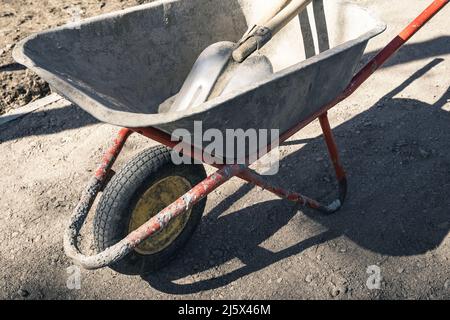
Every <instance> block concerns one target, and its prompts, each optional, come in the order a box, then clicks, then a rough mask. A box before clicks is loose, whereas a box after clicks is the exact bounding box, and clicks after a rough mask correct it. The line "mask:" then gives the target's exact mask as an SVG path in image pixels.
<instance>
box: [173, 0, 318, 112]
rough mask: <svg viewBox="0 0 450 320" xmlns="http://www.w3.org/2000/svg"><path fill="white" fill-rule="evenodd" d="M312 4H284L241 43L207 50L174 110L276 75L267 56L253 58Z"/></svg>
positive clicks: (290, 0) (293, 0)
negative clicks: (256, 52)
mask: <svg viewBox="0 0 450 320" xmlns="http://www.w3.org/2000/svg"><path fill="white" fill-rule="evenodd" d="M312 1H313V0H284V1H281V2H280V3H279V5H277V6H275V7H273V8H272V9H271V10H270V11H269V12H267V13H266V14H265V16H264V17H262V18H261V19H260V20H259V21H258V23H257V24H255V25H252V26H250V28H249V29H248V30H247V32H246V33H245V34H244V35H243V37H242V39H241V40H240V41H239V42H238V43H233V42H229V41H223V42H218V43H215V44H212V45H210V46H209V47H207V48H206V49H205V50H204V51H203V52H202V53H201V54H200V56H199V57H198V59H197V61H196V62H195V64H194V66H193V67H192V70H191V72H190V73H189V75H188V77H187V78H186V80H185V82H184V84H183V86H182V88H181V90H180V92H179V93H178V95H177V96H176V97H175V101H174V103H173V104H172V106H171V107H170V111H172V112H180V111H184V110H187V109H189V108H194V107H196V106H198V105H200V104H202V103H204V102H205V101H208V100H210V99H212V98H215V97H218V96H220V95H222V94H226V93H229V92H232V91H234V90H236V89H239V88H240V87H243V86H245V85H249V84H251V83H254V82H255V81H258V80H261V79H264V78H265V77H267V76H269V75H270V74H272V73H273V67H272V64H271V63H270V61H269V59H268V58H267V57H265V56H252V57H250V55H251V54H252V53H254V52H255V51H257V50H259V49H260V48H262V47H263V46H264V45H265V44H267V43H268V42H269V41H270V40H271V39H272V38H273V36H275V34H277V33H278V32H279V31H280V30H281V29H282V28H283V27H284V26H286V25H287V24H288V23H289V22H290V21H291V20H292V19H293V18H294V17H295V16H297V15H298V14H299V13H300V12H301V11H303V10H304V9H305V8H306V7H307V5H308V4H309V3H311V2H312Z"/></svg>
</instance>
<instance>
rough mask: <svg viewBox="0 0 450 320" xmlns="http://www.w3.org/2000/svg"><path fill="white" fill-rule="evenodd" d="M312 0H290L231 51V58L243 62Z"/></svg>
mask: <svg viewBox="0 0 450 320" xmlns="http://www.w3.org/2000/svg"><path fill="white" fill-rule="evenodd" d="M312 1H313V0H291V1H290V2H289V3H288V4H287V5H286V6H285V7H284V8H283V9H282V10H281V11H280V12H278V14H276V15H275V16H274V17H273V18H272V19H270V20H269V21H268V22H266V23H265V24H264V26H259V27H257V28H256V29H254V31H253V32H252V33H250V34H248V35H247V36H246V37H244V38H243V39H242V40H241V42H240V43H239V46H238V47H237V48H236V49H235V50H234V51H233V59H234V60H235V61H236V62H239V63H241V62H243V61H244V60H245V59H247V57H248V56H249V55H251V54H252V53H253V52H255V51H256V50H259V49H260V48H261V47H263V46H264V45H265V44H266V43H267V42H269V41H270V39H272V37H273V36H274V35H275V34H277V33H278V32H279V31H280V30H281V29H283V27H285V26H286V25H287V24H288V23H289V22H290V21H291V20H292V19H294V17H296V16H297V15H298V14H299V13H300V12H302V11H303V10H305V9H306V7H307V6H308V5H309V4H310V3H311V2H312Z"/></svg>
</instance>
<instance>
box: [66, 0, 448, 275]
mask: <svg viewBox="0 0 450 320" xmlns="http://www.w3.org/2000/svg"><path fill="white" fill-rule="evenodd" d="M449 1H450V0H435V1H433V3H432V4H431V5H430V6H429V7H428V8H427V9H425V11H423V12H422V13H421V14H420V15H419V16H418V17H417V18H416V19H415V20H414V21H413V22H412V23H411V24H409V25H408V26H407V27H406V28H405V29H404V30H403V31H402V32H401V33H400V34H399V35H398V36H397V37H395V38H394V39H393V40H392V41H391V42H390V43H389V44H388V45H387V46H386V47H385V48H384V49H383V50H381V51H380V53H378V54H377V56H376V57H375V58H373V59H372V60H371V61H370V62H369V63H368V64H367V65H366V66H365V67H364V68H363V69H361V71H360V72H359V73H358V74H356V76H355V77H354V78H353V79H352V81H351V83H350V84H349V85H348V87H347V88H346V89H345V90H344V91H343V93H342V94H341V95H340V96H338V97H337V98H336V99H335V100H334V101H331V102H330V103H328V104H327V105H325V106H323V107H322V108H321V109H320V110H319V111H318V112H316V113H315V114H312V115H311V116H310V117H309V118H308V119H306V120H305V121H303V122H301V123H299V124H297V125H296V126H294V127H293V128H292V129H290V130H288V131H287V132H285V133H284V134H283V135H282V136H281V138H280V142H284V141H286V140H287V139H289V138H290V137H291V136H292V135H294V134H295V133H297V132H298V131H299V130H300V129H302V128H303V127H305V126H306V125H308V124H309V123H310V122H312V121H313V120H315V119H317V118H319V120H320V124H321V126H322V130H323V133H324V138H325V141H326V143H327V147H328V151H329V154H330V158H331V160H332V162H333V165H334V168H335V171H336V176H337V178H338V181H339V191H340V194H339V200H337V201H335V202H333V203H332V204H331V205H329V206H327V207H325V206H323V205H321V204H320V203H319V202H317V201H315V200H312V199H310V198H308V197H305V196H303V195H301V194H299V193H295V192H289V191H286V190H285V189H282V188H277V187H274V186H272V185H270V184H268V183H266V182H265V181H264V180H263V179H262V178H261V177H260V176H259V175H258V174H256V173H254V172H252V171H251V170H249V169H248V168H243V167H242V166H238V165H228V166H223V165H217V166H216V167H218V168H219V170H218V171H217V172H216V173H214V174H213V175H211V176H209V177H208V178H206V179H205V180H204V181H203V182H201V183H200V184H198V185H197V186H195V187H194V188H193V189H191V190H190V191H189V192H188V193H187V194H185V195H184V196H183V197H181V198H179V199H178V200H176V201H175V202H174V203H172V204H171V205H169V206H168V207H166V208H165V209H163V210H162V211H161V212H160V213H159V214H157V215H156V216H155V217H154V218H152V219H151V220H149V221H148V222H147V223H145V224H144V225H143V226H141V227H140V228H138V229H137V230H136V231H134V232H132V233H131V234H129V235H128V236H127V237H126V238H125V239H124V240H122V241H121V242H119V243H118V244H116V245H115V246H113V247H111V248H108V249H107V250H105V251H104V252H102V253H99V254H97V255H95V256H90V257H88V256H85V255H83V254H81V252H80V251H79V250H78V247H77V245H76V242H77V241H76V238H77V235H78V233H79V229H80V228H81V226H82V224H83V222H84V219H85V217H86V215H87V212H88V211H89V209H90V206H91V205H92V203H93V199H95V196H96V195H97V193H98V191H99V189H100V188H99V186H98V184H100V183H104V181H105V180H106V177H107V173H108V172H109V171H110V169H111V167H112V165H113V163H114V161H115V159H116V158H117V156H118V155H119V153H120V152H121V150H122V148H123V145H124V144H125V142H126V140H127V138H128V137H129V136H130V134H131V133H132V130H130V129H122V130H121V131H120V132H119V136H118V137H117V139H116V140H115V142H114V146H113V147H112V148H111V149H109V150H108V152H107V153H106V155H105V157H104V159H103V162H102V164H101V166H100V168H99V169H98V170H97V172H96V174H95V177H94V178H93V182H92V183H91V185H92V186H91V188H88V189H92V192H91V191H89V190H88V191H87V193H86V194H85V195H84V196H83V197H82V200H81V202H80V204H79V205H78V206H77V209H76V210H75V212H74V215H73V217H72V218H71V219H72V220H73V221H72V223H71V225H70V227H69V228H68V230H67V236H65V238H67V239H65V241H64V248H65V251H66V253H69V256H70V257H72V258H73V259H74V260H75V261H76V262H78V263H80V264H81V265H83V266H85V267H88V268H89V269H96V268H100V267H103V266H106V265H109V264H110V263H113V262H116V261H117V260H118V259H120V257H123V256H124V255H126V254H127V253H128V252H129V251H131V250H132V248H134V247H136V246H137V245H139V244H140V243H141V242H142V241H144V240H146V239H147V238H149V237H150V236H151V235H153V234H154V233H155V232H157V231H158V230H161V229H162V228H164V227H165V226H166V225H167V224H168V223H169V222H170V220H172V219H173V218H175V217H177V216H178V215H180V214H182V213H183V212H185V211H186V210H188V209H189V208H191V207H192V206H193V205H195V204H196V203H197V202H198V201H200V200H201V199H203V198H204V197H206V196H207V195H208V194H209V193H211V192H212V191H214V190H215V189H216V188H218V187H219V186H221V185H222V184H223V183H225V182H226V181H228V180H229V179H230V178H232V177H234V176H238V177H240V178H242V179H244V180H246V181H248V182H251V183H253V184H255V185H257V186H260V187H262V188H263V189H266V190H268V191H270V192H273V193H274V194H276V195H278V196H280V197H282V198H286V199H288V200H291V201H295V202H298V203H300V204H303V205H306V206H308V207H310V208H313V209H318V210H321V211H324V212H327V213H329V212H334V211H336V210H337V209H339V207H340V206H341V205H342V203H343V201H344V199H345V194H346V185H347V183H346V179H345V172H344V169H343V168H342V165H341V163H340V159H339V156H338V152H337V146H336V143H335V142H334V138H333V136H332V132H331V127H330V124H329V121H328V118H327V115H326V112H327V111H328V110H329V109H331V108H332V107H334V106H335V105H336V104H338V103H339V102H341V101H342V100H344V99H345V98H347V97H348V96H350V95H351V94H352V93H353V92H355V91H356V90H357V89H358V88H359V87H360V86H361V84H362V83H363V82H365V81H366V80H367V79H368V78H369V77H370V76H371V75H372V74H373V73H374V72H375V71H376V70H377V69H378V68H380V67H381V66H382V65H383V64H384V63H385V62H386V60H387V59H388V58H390V57H391V56H392V55H393V54H394V53H395V52H396V51H397V50H398V49H399V48H400V47H401V46H402V45H403V44H404V43H405V42H406V41H408V40H409V39H410V38H411V37H412V36H413V35H414V34H415V33H416V32H417V31H418V30H420V28H422V26H423V25H424V24H425V23H426V22H427V21H429V20H430V19H431V18H432V17H433V16H434V15H435V14H436V13H437V12H439V11H440V10H441V9H442V8H443V7H444V6H445V5H446V4H448V2H449ZM133 131H135V132H138V133H140V134H142V135H144V136H146V137H149V138H151V139H153V140H155V141H158V142H160V143H162V144H164V145H166V146H168V147H169V148H174V147H175V146H176V145H178V143H179V142H177V141H172V140H171V137H170V135H168V134H167V133H164V132H162V131H160V130H158V129H155V128H142V129H135V130H133ZM269 151H270V146H269ZM190 153H191V154H189V155H187V156H191V157H193V158H195V159H198V160H202V159H203V157H202V155H203V153H202V152H201V151H199V150H196V149H195V148H194V147H192V150H191V152H190Z"/></svg>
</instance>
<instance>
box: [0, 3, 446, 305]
mask: <svg viewBox="0 0 450 320" xmlns="http://www.w3.org/2000/svg"><path fill="white" fill-rule="evenodd" d="M136 2H137V1H133V0H130V1H107V2H106V1H105V2H104V3H105V6H104V7H102V5H101V3H102V2H101V1H65V5H64V6H66V5H69V4H80V6H81V7H82V8H83V10H86V12H89V14H96V13H99V12H106V11H111V10H113V9H117V8H122V7H126V6H129V5H132V4H135V3H136ZM356 2H358V3H362V4H363V5H365V6H368V7H370V8H371V10H373V11H374V12H376V13H377V14H378V15H380V16H381V17H382V18H383V20H385V21H386V22H387V24H388V26H389V28H388V30H387V31H386V32H385V33H384V34H382V35H381V36H379V37H378V38H376V39H375V40H373V41H372V42H371V43H370V45H369V47H368V49H367V55H366V58H367V57H370V56H372V55H373V53H374V52H376V51H377V50H378V49H379V48H381V47H382V46H383V45H384V44H385V43H387V41H389V40H390V39H391V38H392V37H393V36H394V35H395V34H396V33H397V32H398V31H399V30H400V29H401V28H402V27H403V26H405V25H406V24H407V23H408V22H409V21H410V20H411V18H413V17H415V16H416V15H417V14H418V13H419V11H420V10H422V9H423V8H424V6H425V5H426V3H428V1H423V0H410V1H408V4H406V2H405V1H390V0H379V1H368V0H367V1H356ZM38 4H39V5H38ZM64 6H63V5H62V4H61V2H60V1H44V2H38V1H34V0H33V1H7V0H1V10H0V30H1V34H2V37H0V50H3V51H1V52H2V53H1V55H0V59H1V60H0V63H1V64H6V63H11V62H12V60H11V58H10V53H11V50H10V49H11V48H10V46H11V44H14V42H16V41H17V40H19V39H20V38H22V36H25V35H27V34H29V33H30V32H32V31H38V30H42V29H45V28H46V27H48V26H53V25H58V24H61V23H63V22H64V21H65V20H67V19H68V16H67V15H66V14H65V11H64ZM449 15H450V7H447V8H446V9H444V11H443V12H441V13H440V14H439V15H438V16H437V17H436V18H435V19H434V20H432V22H431V23H430V24H429V25H428V26H426V27H425V28H424V29H423V30H422V31H421V32H420V33H419V34H418V35H417V36H416V37H414V39H413V40H412V41H411V42H410V43H409V44H408V45H407V46H405V47H404V48H403V49H402V50H401V51H400V52H399V53H398V54H397V55H396V56H395V58H394V59H392V60H391V61H390V62H389V63H388V64H387V65H386V66H385V67H384V68H383V69H381V70H380V71H379V72H378V73H377V74H376V76H374V77H373V78H372V79H371V80H369V81H368V82H367V83H366V84H364V86H363V87H362V88H361V89H360V90H359V91H358V92H357V93H356V94H355V95H353V96H352V97H351V98H350V99H348V100H346V101H345V102H343V103H341V104H340V105H339V106H338V107H337V108H334V109H333V110H332V111H331V112H330V120H331V123H332V125H333V127H334V128H335V130H334V132H335V135H336V138H337V142H338V144H339V147H340V150H341V155H342V160H343V162H344V164H345V166H346V168H347V172H348V179H349V196H348V201H347V203H346V204H345V206H344V208H343V209H342V210H341V211H340V212H339V213H337V214H335V215H332V216H327V217H325V216H319V215H317V214H315V213H314V212H312V211H310V210H307V209H303V208H298V207H296V206H294V205H293V204H291V203H289V202H287V201H283V200H279V199H277V198H276V197H274V196H272V195H271V194H270V193H267V192H262V191H261V190H258V189H256V188H252V187H249V186H247V185H244V184H243V183H242V182H241V181H239V180H237V179H234V180H232V181H230V182H229V183H227V184H226V185H224V186H223V187H222V188H220V189H219V190H217V191H216V192H214V193H213V194H211V195H210V196H209V198H208V203H207V208H206V213H205V216H204V218H203V221H202V222H201V225H200V227H199V229H198V230H197V232H196V234H195V235H194V237H193V238H192V239H191V241H190V242H189V244H188V245H187V247H186V249H185V250H184V252H183V253H182V254H181V255H179V256H178V257H177V258H176V260H175V261H174V262H173V263H172V264H171V265H170V266H168V267H167V268H166V269H165V270H164V271H161V272H158V273H155V274H154V275H152V276H150V277H148V278H145V279H142V278H140V277H130V276H124V275H121V274H117V273H115V272H113V271H112V270H110V269H103V270H98V271H82V274H81V280H82V282H81V289H80V290H70V289H68V287H67V279H68V275H69V274H68V271H67V268H69V267H71V265H72V264H71V262H70V261H69V260H68V259H67V258H66V257H65V255H64V253H63V249H62V234H63V228H64V225H65V224H66V222H67V219H68V217H69V215H70V213H71V211H72V210H73V208H74V206H75V204H76V203H77V201H78V199H79V196H80V193H81V191H82V190H83V188H84V185H85V184H86V182H87V181H88V179H89V177H90V176H91V175H92V171H93V170H94V169H95V167H96V166H97V164H98V162H99V159H100V157H101V154H102V152H104V151H105V149H106V148H107V146H109V144H110V140H111V137H112V135H113V134H114V133H115V132H117V128H115V127H113V126H110V125H106V124H100V123H98V122H97V121H96V120H95V119H93V118H92V117H91V116H89V115H88V114H86V113H85V112H83V111H82V110H81V109H79V108H78V107H76V106H73V105H70V104H68V103H66V102H64V101H63V102H61V101H60V102H57V103H55V104H53V105H51V106H49V107H48V108H45V109H41V110H38V111H37V112H35V113H33V114H31V115H29V116H27V117H24V118H22V119H21V120H18V121H15V122H11V123H9V124H8V125H6V126H3V127H1V128H0V163H1V164H2V165H1V166H0V177H1V179H0V190H1V191H2V192H1V195H0V212H1V214H0V298H2V299H116V298H120V299H135V298H138V299H182V298H194V299H269V298H272V299H450V268H449V267H450V236H449V229H450V197H449V196H448V190H449V188H450V125H449V124H450V89H449V88H450V22H449V21H448V16H449ZM3 34H4V35H5V36H3ZM2 48H3V49H2ZM5 48H6V49H5ZM0 77H1V78H0V79H1V86H2V99H3V100H2V101H3V102H2V103H5V102H4V101H5V99H6V106H2V108H10V107H12V106H14V105H15V104H21V103H23V102H25V101H27V100H29V98H24V95H22V94H20V93H13V94H12V95H11V91H14V90H19V89H18V88H17V85H18V84H19V83H21V84H23V81H25V85H27V84H26V83H28V82H27V81H37V80H36V78H34V77H33V76H31V74H30V73H27V72H25V71H20V72H6V73H4V72H0ZM33 79H34V80H33ZM37 86H38V87H39V85H37ZM37 91H39V90H37ZM38 96H40V93H37V94H34V93H31V99H35V98H36V97H38ZM5 97H7V98H5ZM8 97H14V98H12V99H13V100H12V102H11V101H10V100H7V99H10V98H8ZM151 145H152V143H151V142H149V141H148V140H144V139H142V138H140V137H132V139H131V140H130V142H129V144H128V145H127V146H126V147H125V149H124V152H123V154H122V157H121V158H120V159H119V161H118V163H117V167H120V166H121V165H123V164H124V163H125V162H126V161H127V160H129V159H130V158H131V157H133V155H135V154H136V153H138V152H139V151H141V150H143V149H145V148H148V147H149V146H151ZM281 152H282V155H283V160H282V163H281V166H282V168H281V172H280V174H279V175H278V176H274V177H271V178H270V180H271V181H272V182H273V183H275V184H279V185H283V186H285V187H289V188H292V189H295V190H301V191H303V192H304V193H305V194H307V195H310V196H313V197H317V198H319V199H323V200H326V199H331V198H332V197H333V194H334V191H335V185H334V184H333V183H332V181H334V180H333V173H332V170H331V166H330V164H329V162H328V161H327V154H326V149H325V147H324V143H323V140H322V139H321V137H320V127H319V125H318V123H317V122H314V123H313V124H311V125H310V126H308V127H307V128H305V130H303V131H302V132H300V133H299V134H297V135H295V136H294V138H293V139H292V140H291V141H289V142H288V143H287V144H285V145H284V146H282V147H281ZM91 224H92V217H90V220H89V223H88V225H89V226H90V225H91ZM85 234H86V236H85V237H84V239H83V241H85V243H88V244H89V243H92V236H91V230H90V228H89V227H88V230H86V233H85ZM373 266H377V267H379V270H380V272H381V277H382V282H381V287H380V288H379V289H369V288H368V287H367V285H366V283H367V281H368V279H369V277H370V274H368V273H367V271H368V268H369V267H371V268H373Z"/></svg>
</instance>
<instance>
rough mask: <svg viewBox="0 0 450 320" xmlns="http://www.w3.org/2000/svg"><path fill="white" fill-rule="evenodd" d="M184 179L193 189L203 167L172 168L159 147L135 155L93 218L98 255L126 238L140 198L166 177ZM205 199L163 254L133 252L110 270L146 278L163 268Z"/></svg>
mask: <svg viewBox="0 0 450 320" xmlns="http://www.w3.org/2000/svg"><path fill="white" fill-rule="evenodd" d="M173 175H178V176H181V177H184V178H185V179H186V180H188V181H189V182H190V184H191V185H192V186H195V185H197V184H198V183H200V182H201V181H203V180H204V179H205V178H206V171H205V168H204V167H203V166H202V165H174V164H173V163H172V161H171V155H170V150H169V149H167V148H166V147H162V146H158V147H154V148H150V149H147V150H145V151H143V152H142V153H140V154H138V155H137V156H136V157H135V158H133V159H132V160H131V161H130V162H129V163H128V164H126V165H125V166H124V167H123V168H122V169H121V170H120V171H119V172H117V173H116V175H115V176H114V177H113V178H112V180H111V181H110V183H109V184H108V185H107V187H106V188H105V190H104V192H103V195H102V197H101V198H100V202H99V204H98V206H97V210H96V214H95V217H94V240H95V245H96V248H97V251H98V252H101V251H103V250H105V249H106V248H108V247H110V246H112V245H114V244H116V243H117V242H119V241H120V240H122V239H123V238H125V237H126V236H127V235H128V228H129V224H130V218H131V213H132V212H133V210H134V208H135V206H136V204H137V202H138V201H139V199H140V198H141V196H142V195H143V194H144V193H145V192H146V191H147V190H148V189H149V188H150V187H151V186H152V185H153V184H154V183H155V182H157V181H159V180H161V179H164V178H166V177H168V176H173ZM205 204H206V198H205V199H203V200H201V201H200V202H199V203H197V204H196V205H195V206H194V207H193V208H192V213H191V216H190V217H189V220H188V222H187V224H186V226H185V228H184V230H183V231H182V232H181V233H180V235H179V236H178V237H177V238H176V239H175V240H174V241H173V242H172V243H171V244H170V245H169V246H168V247H167V248H166V249H164V250H163V251H161V252H158V253H155V254H152V255H141V254H139V253H138V252H136V251H132V252H131V253H130V254H129V255H127V256H126V257H125V258H123V259H122V260H120V261H119V262H117V263H115V264H113V265H111V266H110V267H111V268H112V269H113V270H115V271H117V272H119V273H122V274H126V275H147V274H149V273H151V272H154V271H157V270H158V269H161V268H162V267H164V266H166V265H167V264H168V263H169V262H170V261H171V260H172V259H173V258H174V257H175V256H176V254H177V253H178V252H179V251H180V250H181V249H182V248H183V247H184V246H185V245H186V243H187V242H188V240H189V239H190V238H191V236H192V235H193V233H194V231H195V229H196V228H197V226H198V224H199V223H200V220H201V218H202V215H203V211H204V209H205Z"/></svg>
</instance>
